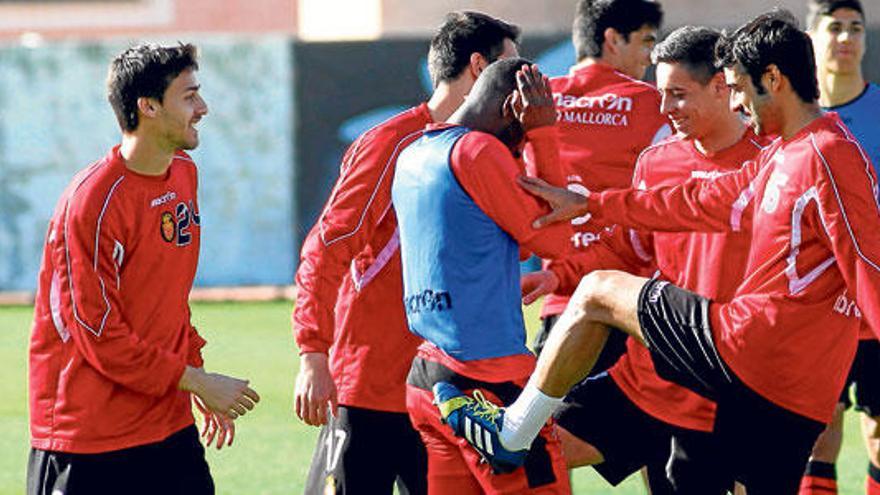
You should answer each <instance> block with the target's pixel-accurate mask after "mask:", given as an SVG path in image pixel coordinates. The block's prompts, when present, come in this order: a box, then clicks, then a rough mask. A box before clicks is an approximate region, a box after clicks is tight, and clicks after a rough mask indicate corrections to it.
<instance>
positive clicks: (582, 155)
mask: <svg viewBox="0 0 880 495" xmlns="http://www.w3.org/2000/svg"><path fill="white" fill-rule="evenodd" d="M662 21H663V10H662V8H661V7H660V4H658V3H656V2H653V1H651V0H580V1H579V2H578V3H577V9H576V12H575V20H574V26H573V29H572V42H573V43H574V47H575V52H576V56H577V63H576V64H575V65H574V66H573V67H572V68H571V72H570V74H569V75H567V76H563V77H558V78H554V79H552V80H551V81H550V85H551V89H552V91H553V100H554V104H555V106H556V110H557V114H558V118H557V124H556V125H557V126H558V127H559V143H560V145H559V156H560V158H561V159H562V162H563V163H564V164H565V166H566V167H567V168H568V170H569V171H570V172H571V173H570V174H569V175H568V177H567V178H566V180H567V183H568V184H567V186H568V188H569V189H570V190H572V191H575V192H580V193H584V194H586V193H587V192H589V191H601V190H604V189H608V188H623V187H627V186H629V184H630V180H631V179H632V172H633V166H634V165H635V162H636V158H638V156H639V153H640V152H641V151H642V150H643V149H645V148H646V147H648V146H649V145H651V144H653V143H656V142H658V141H659V140H661V139H662V138H664V137H666V136H668V135H669V132H670V131H669V125H668V122H667V120H666V119H664V118H663V116H662V115H660V95H659V93H657V89H656V88H655V87H654V86H652V85H650V84H648V83H645V82H642V81H640V79H641V78H642V77H644V76H645V70H646V69H647V68H648V66H649V65H651V49H652V48H653V47H654V43H655V41H656V39H657V29H659V28H660V25H661V23H662ZM572 228H573V229H574V230H575V233H574V235H572V237H571V242H572V245H573V246H574V248H575V249H576V250H582V249H585V248H586V247H587V246H589V245H590V244H591V243H593V242H595V241H596V240H597V239H599V237H600V236H601V235H602V232H603V231H604V228H603V226H602V225H599V224H597V223H596V222H591V221H590V217H589V216H584V217H580V218H575V219H573V220H572ZM524 283H525V284H526V285H527V286H530V287H535V288H540V289H541V290H543V291H545V292H547V291H550V292H553V290H552V287H550V286H549V285H548V284H550V283H552V281H551V280H548V279H547V278H546V277H543V276H542V274H541V273H540V272H539V273H536V274H533V275H530V276H527V277H526V278H525V279H524ZM567 302H568V296H566V295H562V294H550V295H548V296H547V297H546V298H544V306H543V307H542V308H541V320H542V323H541V328H540V330H539V331H538V333H537V334H536V335H535V340H534V343H533V345H532V347H533V349H534V350H535V352H537V353H539V354H540V352H541V349H542V348H543V347H544V341H545V340H546V339H547V334H548V333H549V331H550V328H552V327H553V324H554V323H555V322H556V319H557V318H558V317H559V314H560V313H562V310H563V309H565V304H566V303H567ZM625 345H626V335H624V334H622V333H621V334H615V335H613V336H612V337H611V338H610V339H609V343H608V344H607V345H606V346H605V349H604V350H603V353H602V356H601V357H600V358H599V363H597V366H596V368H595V370H594V371H596V372H598V371H602V370H604V369H606V368H607V367H608V366H611V365H612V364H613V363H614V361H616V360H617V358H618V357H620V355H621V353H623V351H624V348H625Z"/></svg>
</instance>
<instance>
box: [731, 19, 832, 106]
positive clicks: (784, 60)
mask: <svg viewBox="0 0 880 495" xmlns="http://www.w3.org/2000/svg"><path fill="white" fill-rule="evenodd" d="M715 55H716V58H717V62H718V64H719V65H720V66H721V67H726V68H734V67H736V66H737V65H740V66H742V68H743V69H745V71H746V72H747V73H748V74H749V76H750V77H751V79H752V84H754V85H755V88H756V90H757V91H758V94H764V93H765V92H766V88H764V86H763V84H761V76H763V75H764V72H766V71H767V67H768V66H769V65H770V64H773V65H776V67H778V68H779V71H780V72H781V73H782V74H783V75H785V77H787V78H788V80H789V82H790V83H791V86H792V88H793V89H794V91H795V93H797V95H798V96H799V97H800V98H801V100H802V101H804V102H813V101H815V100H816V99H817V98H819V83H818V81H817V79H816V56H815V54H814V53H813V44H812V43H811V42H810V37H809V36H808V35H807V34H806V33H805V32H803V31H801V30H800V28H799V27H798V24H797V20H796V19H795V17H794V16H793V15H792V14H791V12H789V11H787V10H784V9H774V10H771V11H770V12H767V13H764V14H761V15H759V16H758V17H755V18H754V19H752V20H751V21H749V22H747V23H746V24H745V25H743V26H741V27H740V28H739V29H737V30H736V31H734V32H733V33H732V34H727V33H725V34H724V35H722V36H721V39H720V40H719V41H718V46H717V48H716V52H715Z"/></svg>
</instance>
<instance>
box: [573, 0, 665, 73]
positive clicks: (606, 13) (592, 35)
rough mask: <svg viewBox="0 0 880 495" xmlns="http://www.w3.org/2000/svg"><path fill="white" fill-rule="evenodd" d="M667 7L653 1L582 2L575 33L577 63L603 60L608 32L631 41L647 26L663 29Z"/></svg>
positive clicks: (575, 20)
mask: <svg viewBox="0 0 880 495" xmlns="http://www.w3.org/2000/svg"><path fill="white" fill-rule="evenodd" d="M661 24H663V8H662V7H661V6H660V4H659V3H657V2H654V1H651V0H579V1H578V3H577V8H576V10H575V16H574V26H573V27H572V30H571V33H572V34H571V38H572V43H574V49H575V52H576V54H577V60H583V59H584V58H587V57H601V56H602V43H603V42H604V40H605V30H606V29H608V28H612V29H614V30H615V31H617V32H618V33H620V34H621V35H623V37H624V39H625V40H626V41H627V42H628V41H629V35H630V34H631V33H632V32H633V31H638V30H639V29H641V28H642V27H643V26H651V27H652V28H655V29H659V28H660V25H661Z"/></svg>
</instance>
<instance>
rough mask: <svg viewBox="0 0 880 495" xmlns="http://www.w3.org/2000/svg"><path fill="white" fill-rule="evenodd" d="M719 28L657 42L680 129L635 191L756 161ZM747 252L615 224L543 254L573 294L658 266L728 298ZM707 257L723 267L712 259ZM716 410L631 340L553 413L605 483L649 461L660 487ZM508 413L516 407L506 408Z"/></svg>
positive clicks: (665, 487)
mask: <svg viewBox="0 0 880 495" xmlns="http://www.w3.org/2000/svg"><path fill="white" fill-rule="evenodd" d="M719 36H720V33H718V32H717V31H715V30H713V29H709V28H700V27H683V28H680V29H677V30H675V31H673V32H672V33H671V34H670V35H669V36H668V37H667V38H666V39H665V40H663V42H662V43H660V44H658V45H657V46H656V47H655V48H654V51H653V54H652V59H653V61H654V63H656V64H657V87H658V89H659V90H660V94H661V95H662V104H661V110H662V112H663V114H664V115H665V116H667V117H668V118H669V119H670V120H671V121H672V123H673V125H674V127H675V130H676V131H677V135H676V136H674V137H670V138H668V139H666V140H664V141H662V142H660V143H658V144H655V145H653V146H650V147H648V148H647V149H645V150H644V151H643V152H642V153H641V155H639V159H638V161H637V162H636V167H635V172H634V175H633V179H632V186H633V187H635V188H637V189H648V188H652V187H657V186H661V185H675V184H679V183H682V182H684V181H686V180H688V179H689V178H692V177H698V178H702V179H704V180H708V179H710V178H712V177H717V176H718V175H721V174H724V173H730V172H733V171H736V170H739V169H740V168H741V167H742V166H743V163H744V162H746V161H748V160H752V159H754V158H755V157H756V156H757V154H758V152H759V151H760V150H761V148H762V147H763V146H764V145H765V144H766V141H765V140H762V139H761V138H758V137H757V136H755V135H754V134H753V133H752V132H750V131H748V130H747V128H746V126H745V124H743V122H742V121H741V120H740V118H739V116H738V115H737V114H735V113H733V112H731V111H730V108H729V102H728V100H729V94H730V92H729V90H728V89H727V86H726V84H725V82H724V74H723V73H722V71H721V68H719V67H716V65H715V44H716V42H717V41H718V38H719ZM748 249H749V237H748V236H747V235H745V234H743V233H716V234H704V233H665V232H656V233H653V232H639V231H636V230H631V229H625V228H621V227H617V226H615V227H613V228H612V229H611V232H610V233H609V234H608V235H606V236H604V237H603V238H602V239H600V240H599V242H597V243H594V244H593V245H591V246H590V248H588V249H586V250H583V251H582V252H581V253H579V254H577V255H575V256H571V257H569V258H567V259H564V260H554V261H552V262H550V263H549V265H548V272H549V273H547V274H545V276H547V277H550V278H553V279H554V285H557V286H558V287H559V289H558V290H559V291H560V292H562V293H569V294H570V293H572V292H573V291H574V290H575V288H576V287H577V285H578V283H579V282H580V279H581V278H582V277H583V276H584V275H585V274H587V273H589V272H591V271H593V270H599V269H604V270H609V269H617V270H623V271H626V272H629V273H633V274H640V273H644V272H646V271H647V272H651V273H653V272H655V271H656V272H658V273H659V275H658V276H660V277H662V278H664V279H667V280H670V281H672V282H673V283H675V284H676V285H679V286H681V287H683V288H686V289H688V290H693V291H695V292H697V293H699V294H701V295H703V296H705V297H710V298H713V299H722V300H724V299H729V298H730V297H731V296H732V295H733V291H734V290H735V289H736V286H737V285H738V284H739V282H740V281H741V280H742V278H743V269H744V267H745V264H746V256H747V255H748ZM715 259H724V260H725V263H713V260H715ZM536 295H540V293H539V294H536ZM715 407H716V406H715V404H714V403H713V402H711V401H709V400H708V399H706V398H704V397H702V396H700V395H698V394H696V393H694V392H692V391H691V390H689V389H687V388H685V387H682V386H680V385H677V384H675V383H673V382H669V381H667V380H664V379H662V378H660V377H659V376H657V372H656V370H655V369H654V366H653V364H652V363H651V358H650V355H649V353H648V351H647V350H646V349H645V348H644V346H642V345H640V344H638V343H636V342H634V341H632V340H630V341H628V343H627V350H626V353H625V354H624V355H623V356H622V357H621V358H620V360H619V361H617V362H616V363H615V364H614V365H613V366H612V367H611V368H610V369H609V370H608V373H604V374H601V375H599V376H595V377H592V378H590V379H588V380H586V381H585V382H583V383H581V384H579V385H577V386H576V387H575V388H574V389H572V390H571V391H570V392H569V393H568V394H567V396H566V399H565V404H564V405H563V406H562V409H561V410H560V411H559V412H557V413H556V420H557V424H558V425H559V430H560V436H561V438H562V441H563V450H564V452H565V454H566V461H567V462H568V464H569V466H581V465H584V464H591V465H593V467H594V468H595V469H596V471H597V472H598V473H599V474H601V475H602V476H603V477H604V478H605V479H606V480H607V481H608V482H609V483H611V484H612V485H616V484H618V483H619V482H621V481H623V480H624V479H625V478H626V477H627V476H629V475H630V474H631V473H633V472H634V471H635V470H637V469H638V468H640V467H641V466H647V467H648V481H649V484H650V487H651V493H652V494H653V495H661V494H664V493H670V492H671V490H672V487H671V486H670V484H669V481H668V480H667V475H666V464H667V461H668V459H669V456H670V442H671V438H672V437H673V436H691V437H696V438H697V440H695V441H701V442H702V443H703V444H704V445H705V446H706V448H707V449H711V448H712V447H713V443H714V441H713V440H712V438H711V432H712V428H713V425H714V420H715ZM506 414H507V415H511V414H516V413H515V411H511V410H510V409H508V410H507V412H506ZM508 447H511V448H513V447H514V446H512V445H508ZM706 460H707V459H705V458H697V459H694V458H693V456H692V457H691V458H689V459H688V461H690V462H689V463H688V464H687V465H686V466H684V465H682V463H681V462H679V463H676V464H675V467H676V472H675V473H673V474H674V478H675V480H676V482H677V483H678V488H679V489H683V488H684V487H682V486H681V485H682V480H680V478H681V476H682V472H683V471H684V470H685V469H687V470H688V471H690V472H691V473H694V474H696V475H697V476H699V477H701V478H705V477H711V476H713V473H714V465H715V462H714V461H712V462H709V463H706V462H705V461H706Z"/></svg>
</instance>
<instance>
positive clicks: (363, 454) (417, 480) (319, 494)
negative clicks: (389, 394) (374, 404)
mask: <svg viewBox="0 0 880 495" xmlns="http://www.w3.org/2000/svg"><path fill="white" fill-rule="evenodd" d="M427 472H428V460H427V454H426V453H425V446H424V444H423V443H422V439H421V437H420V436H419V434H418V432H416V430H415V429H413V427H412V424H411V423H410V420H409V415H407V414H406V413H393V412H386V411H376V410H372V409H363V408H358V407H350V406H339V411H338V414H337V417H336V418H333V417H332V416H329V415H328V421H327V424H325V425H324V426H323V427H322V428H321V432H320V434H319V435H318V444H317V445H316V446H315V453H314V456H313V457H312V465H311V468H310V469H309V476H308V479H307V480H306V489H305V493H306V494H309V495H312V494H314V495H324V494H329V493H337V494H349V495H350V494H358V493H363V494H383V493H387V494H389V495H390V494H391V493H393V491H394V485H395V484H396V485H397V489H398V493H400V494H409V495H421V494H425V493H427V492H428V487H427Z"/></svg>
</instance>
